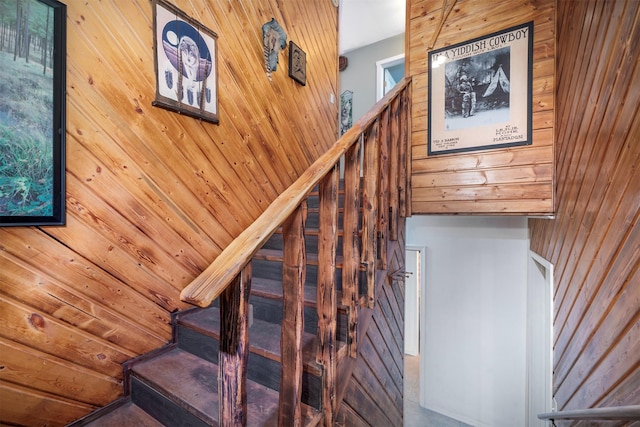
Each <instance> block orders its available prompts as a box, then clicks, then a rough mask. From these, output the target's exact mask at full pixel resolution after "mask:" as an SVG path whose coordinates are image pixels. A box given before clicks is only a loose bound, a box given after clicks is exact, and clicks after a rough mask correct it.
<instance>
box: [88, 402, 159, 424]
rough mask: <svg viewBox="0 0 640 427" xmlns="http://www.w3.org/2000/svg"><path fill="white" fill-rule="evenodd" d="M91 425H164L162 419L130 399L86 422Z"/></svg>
mask: <svg viewBox="0 0 640 427" xmlns="http://www.w3.org/2000/svg"><path fill="white" fill-rule="evenodd" d="M84 425H85V426H90V427H121V426H136V427H163V426H164V424H162V423H161V422H160V421H158V420H156V419H155V418H153V417H152V416H151V415H149V414H147V413H146V412H145V411H144V410H143V409H142V408H140V407H139V406H137V405H136V404H135V403H133V402H131V401H129V402H127V403H125V404H123V405H120V406H118V407H117V408H115V409H113V410H111V411H109V412H107V413H104V415H102V416H101V417H99V418H97V419H96V420H94V421H92V422H90V423H87V424H84Z"/></svg>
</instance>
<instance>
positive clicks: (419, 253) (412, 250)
mask: <svg viewBox="0 0 640 427" xmlns="http://www.w3.org/2000/svg"><path fill="white" fill-rule="evenodd" d="M405 250H406V252H405V254H406V256H405V260H406V261H405V272H406V275H405V293H404V313H405V316H404V353H405V354H407V355H409V356H418V354H419V353H420V295H421V294H422V292H421V288H422V285H421V282H422V278H423V277H424V275H423V273H422V269H423V267H424V262H423V259H422V258H423V256H424V253H425V251H424V248H423V247H419V246H409V245H407V247H406V248H405Z"/></svg>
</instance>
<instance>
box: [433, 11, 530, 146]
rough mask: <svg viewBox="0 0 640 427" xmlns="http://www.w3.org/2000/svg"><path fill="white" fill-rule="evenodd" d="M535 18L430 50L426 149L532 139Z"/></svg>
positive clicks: (512, 143) (519, 142)
mask: <svg viewBox="0 0 640 427" xmlns="http://www.w3.org/2000/svg"><path fill="white" fill-rule="evenodd" d="M532 58H533V22H528V23H526V24H522V25H519V26H516V27H512V28H509V29H506V30H503V31H499V32H495V33H493V34H489V35H487V36H484V37H479V38H476V39H473V40H469V41H467V42H464V43H459V44H456V45H452V46H447V47H445V48H442V49H438V50H434V51H431V52H429V124H428V126H429V128H428V154H429V155H436V154H448V153H456V152H464V151H475V150H486V149H491V148H504V147H510V146H519V145H529V144H531V108H532V107H531V105H532V101H531V96H532V69H533V64H532V62H533V60H532Z"/></svg>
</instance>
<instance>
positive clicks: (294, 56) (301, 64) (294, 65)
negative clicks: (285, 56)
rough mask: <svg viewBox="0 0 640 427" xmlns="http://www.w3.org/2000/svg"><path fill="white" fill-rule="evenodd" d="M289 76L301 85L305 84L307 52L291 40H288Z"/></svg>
mask: <svg viewBox="0 0 640 427" xmlns="http://www.w3.org/2000/svg"><path fill="white" fill-rule="evenodd" d="M289 77H291V78H292V79H293V80H295V81H297V82H298V83H300V84H301V85H302V86H305V85H306V84H307V54H306V53H304V51H303V50H302V49H300V47H299V46H298V45H297V44H295V43H294V42H292V41H289Z"/></svg>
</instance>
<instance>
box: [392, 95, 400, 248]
mask: <svg viewBox="0 0 640 427" xmlns="http://www.w3.org/2000/svg"><path fill="white" fill-rule="evenodd" d="M399 138H400V101H399V99H398V97H396V98H394V100H393V101H392V102H391V129H390V138H389V240H398V200H399V196H398V185H399V183H398V166H399V165H398V162H399V153H398V150H399V147H400V141H399Z"/></svg>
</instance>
